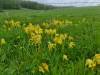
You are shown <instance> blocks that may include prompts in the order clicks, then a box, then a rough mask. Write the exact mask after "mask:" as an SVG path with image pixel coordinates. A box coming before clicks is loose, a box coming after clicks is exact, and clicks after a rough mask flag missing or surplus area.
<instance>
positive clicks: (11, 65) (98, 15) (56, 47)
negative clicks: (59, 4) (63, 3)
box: [0, 7, 100, 75]
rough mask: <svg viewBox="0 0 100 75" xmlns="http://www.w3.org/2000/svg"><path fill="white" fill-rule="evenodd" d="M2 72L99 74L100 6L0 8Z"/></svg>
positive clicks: (7, 74)
mask: <svg viewBox="0 0 100 75" xmlns="http://www.w3.org/2000/svg"><path fill="white" fill-rule="evenodd" d="M0 75H100V7H86V8H85V7H79V8H62V9H52V10H28V9H22V10H5V11H3V12H0Z"/></svg>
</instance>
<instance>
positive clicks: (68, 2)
mask: <svg viewBox="0 0 100 75" xmlns="http://www.w3.org/2000/svg"><path fill="white" fill-rule="evenodd" d="M32 1H36V2H40V3H45V4H52V5H56V6H95V5H98V4H100V0H32ZM75 2H79V3H75ZM80 2H88V3H80ZM94 2H95V3H94ZM97 2H99V3H97ZM56 3H58V4H56ZM63 3H64V4H63Z"/></svg>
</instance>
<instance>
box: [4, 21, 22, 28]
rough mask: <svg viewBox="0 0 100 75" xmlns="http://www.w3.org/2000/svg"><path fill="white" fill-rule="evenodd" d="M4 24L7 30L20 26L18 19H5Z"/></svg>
mask: <svg viewBox="0 0 100 75" xmlns="http://www.w3.org/2000/svg"><path fill="white" fill-rule="evenodd" d="M5 24H6V25H5V27H7V28H8V30H10V29H11V28H16V27H21V24H20V21H14V20H10V21H8V20H6V21H5Z"/></svg>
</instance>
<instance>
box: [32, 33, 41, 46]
mask: <svg viewBox="0 0 100 75" xmlns="http://www.w3.org/2000/svg"><path fill="white" fill-rule="evenodd" d="M41 39H42V36H41V35H40V34H34V33H33V34H32V35H31V37H30V41H32V42H33V43H34V44H41Z"/></svg>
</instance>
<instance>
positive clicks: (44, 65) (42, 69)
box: [39, 63, 49, 73]
mask: <svg viewBox="0 0 100 75" xmlns="http://www.w3.org/2000/svg"><path fill="white" fill-rule="evenodd" d="M39 72H42V73H45V72H49V66H48V64H47V63H42V65H41V66H39Z"/></svg>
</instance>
